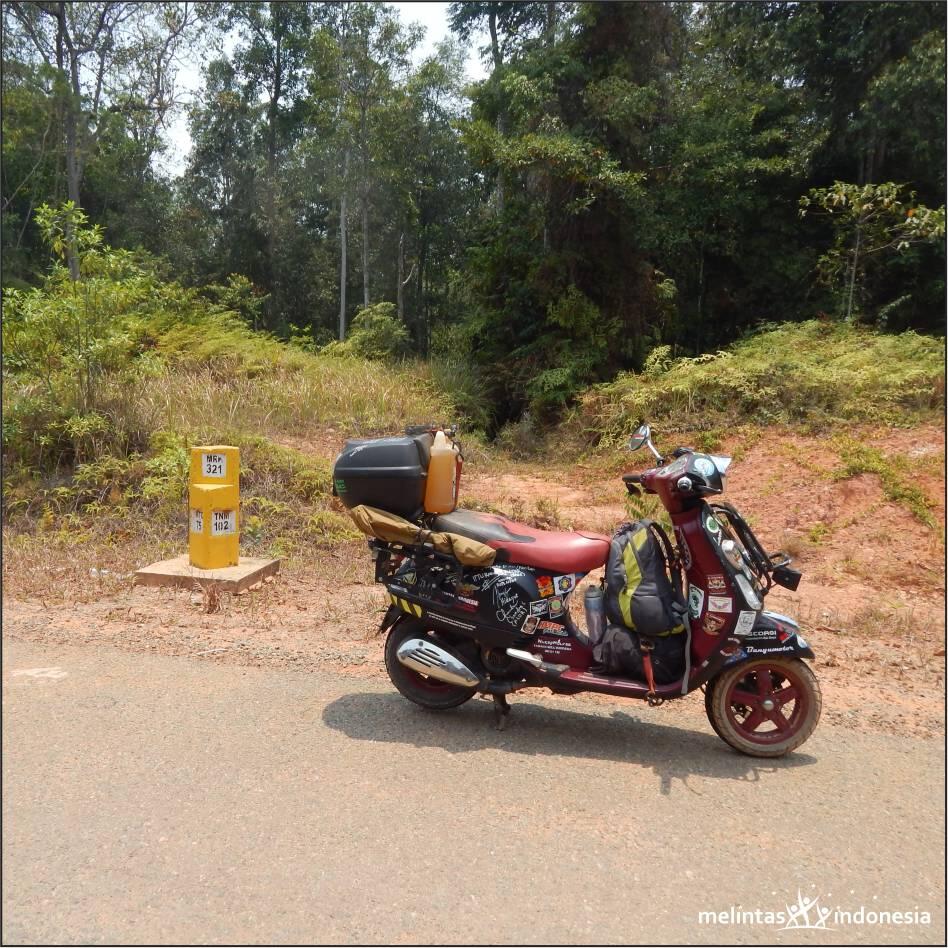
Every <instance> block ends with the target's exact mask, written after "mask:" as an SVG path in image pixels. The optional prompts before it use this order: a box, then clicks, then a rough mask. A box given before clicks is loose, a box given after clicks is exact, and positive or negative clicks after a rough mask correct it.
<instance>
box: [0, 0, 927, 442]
mask: <svg viewBox="0 0 948 948" xmlns="http://www.w3.org/2000/svg"><path fill="white" fill-rule="evenodd" d="M448 13H449V22H450V26H451V31H452V32H451V37H450V38H449V39H447V40H446V41H445V42H443V43H441V44H440V46H438V47H437V49H436V51H435V52H434V53H433V54H431V55H427V56H421V55H420V54H419V50H420V47H421V41H422V36H421V33H420V31H419V29H418V28H417V27H414V26H412V25H410V24H406V23H405V22H403V21H402V20H401V19H400V17H399V15H398V12H397V10H396V9H395V8H394V7H392V6H390V5H386V4H384V3H309V2H298V3H288V2H283V3H281V2H273V3H263V2H232V3H225V2H220V3H194V2H156V3H151V4H140V3H136V2H86V3H61V2H9V3H5V4H4V5H3V13H2V16H3V24H2V25H3V48H2V69H3V90H2V95H3V101H2V109H3V146H2V147H3V152H2V200H3V204H2V210H3V216H2V244H3V286H4V292H5V298H6V297H7V294H8V293H10V292H12V293H14V294H23V293H24V292H27V291H29V290H30V288H32V287H40V286H42V285H44V281H45V280H46V279H47V278H48V275H49V272H50V252H49V251H50V247H49V244H50V242H51V241H52V242H53V244H54V249H55V250H56V255H57V256H58V257H61V259H62V261H63V267H64V268H65V270H67V271H68V274H69V279H71V280H72V281H74V282H77V283H78V282H80V281H82V280H84V279H86V278H87V277H86V275H85V274H84V272H83V271H82V269H81V267H80V263H81V261H82V259H84V257H83V253H84V252H88V247H86V248H85V251H84V250H83V248H81V247H79V245H78V242H79V238H80V237H81V236H82V235H83V234H88V233H89V230H88V227H95V228H98V230H96V231H95V233H97V234H102V233H104V237H105V239H107V241H108V245H109V246H110V247H112V248H115V250H116V251H122V252H128V253H129V254H132V255H134V259H135V260H137V261H138V263H137V264H136V267H139V268H140V267H141V266H143V265H144V264H143V263H142V261H145V260H147V261H148V263H147V270H148V272H149V273H155V274H159V275H161V276H162V277H163V278H165V279H167V280H171V281H174V283H175V284H176V285H179V286H180V287H182V288H183V289H182V292H186V293H188V294H190V295H189V296H188V299H189V300H192V301H194V300H201V299H203V300H206V301H207V306H208V307H209V308H210V309H211V310H212V311H217V310H220V311H224V310H226V311H227V312H229V313H234V314H236V315H237V317H238V318H240V319H242V320H243V321H244V323H245V324H246V326H247V327H248V328H250V329H255V330H264V331H268V332H270V333H272V334H274V335H275V336H277V337H279V338H282V339H284V340H290V341H292V342H293V343H294V344H295V345H297V346H300V347H302V348H304V349H308V350H310V351H317V350H322V351H323V352H324V354H325V355H326V356H332V355H333V354H334V353H335V354H336V355H339V356H340V357H344V356H346V355H347V354H351V353H353V352H355V353H357V354H360V355H363V356H365V355H368V356H369V357H370V358H389V359H397V358H401V357H407V356H412V357H422V358H429V357H433V358H434V359H436V360H440V364H441V365H442V366H445V365H447V366H453V367H454V369H453V370H452V371H454V372H456V378H455V379H454V382H453V383H452V379H451V378H448V379H446V384H448V385H450V384H456V385H457V386H459V387H464V386H466V387H467V390H468V391H469V392H470V393H471V398H472V399H473V398H477V399H479V400H480V401H481V403H482V410H481V413H480V414H479V415H478V417H481V418H482V419H483V423H484V425H485V426H486V427H487V428H488V429H495V428H497V427H499V426H500V425H502V424H503V423H504V422H507V421H509V420H511V419H516V418H518V417H520V416H521V415H522V414H523V412H524V411H526V410H529V411H530V412H531V413H532V414H533V415H534V416H535V417H550V418H552V417H555V416H556V415H557V414H559V413H560V412H561V411H562V409H563V408H564V407H566V406H568V405H570V404H572V403H574V401H575V399H576V398H577V396H578V395H579V393H580V392H582V391H583V390H585V389H586V388H588V387H589V386H590V385H593V384H596V383H603V382H609V381H611V380H612V379H614V378H616V376H617V375H618V374H619V373H621V372H628V371H633V372H638V371H640V370H642V368H643V366H644V365H645V361H646V358H647V356H648V354H649V353H650V352H652V351H653V350H655V349H656V348H657V347H668V349H667V351H668V353H669V354H670V357H674V358H686V357H689V356H694V355H697V354H699V353H702V352H707V351H713V350H716V349H718V348H720V347H723V346H725V345H727V344H729V343H731V342H733V341H735V340H737V339H740V338H741V337H743V336H745V335H746V334H747V333H748V332H750V331H752V330H754V329H755V328H757V327H760V326H762V325H769V324H773V323H783V322H804V321H807V320H812V319H814V318H816V319H819V320H822V321H828V322H836V321H838V322H845V323H852V324H859V325H860V326H871V327H874V328H875V329H877V330H880V331H883V332H901V331H904V330H908V329H911V330H915V331H916V332H918V333H922V334H942V333H943V331H944V317H945V244H944V193H945V161H944V156H945V110H944V102H945V11H944V6H943V5H942V4H940V3H916V2H891V3H881V2H880V3H835V2H824V3H783V2H767V3H714V4H692V3H660V2H643V3H603V4H598V3H529V2H527V3H511V2H488V3H452V4H450V7H449V11H448ZM470 44H475V45H480V46H483V48H482V49H481V50H480V52H481V54H482V55H483V57H484V61H485V63H486V67H487V72H486V77H485V78H484V79H483V80H482V81H478V82H469V81H468V80H467V78H466V76H465V67H464V63H465V50H466V49H467V48H468V47H469V46H470ZM186 56H187V57H188V58H190V59H191V60H192V61H198V62H201V63H202V69H201V78H200V88H199V89H198V90H197V92H196V94H195V95H194V96H193V97H192V98H191V99H190V101H186V100H185V97H184V96H183V93H182V89H181V82H180V70H181V63H182V61H183V58H184V57H186ZM182 109H183V110H186V112H187V116H188V124H189V130H190V136H191V140H192V148H191V151H190V153H189V155H188V156H187V161H186V163H185V164H184V166H183V168H182V170H181V171H180V173H178V174H174V175H172V174H168V173H167V172H164V171H162V170H161V168H162V163H161V161H160V159H161V158H162V156H163V155H164V156H165V157H167V151H168V149H169V148H170V147H171V146H170V145H169V143H168V138H167V136H166V135H165V134H164V129H165V128H166V126H167V123H168V122H169V121H170V119H171V117H172V116H173V115H174V114H175V113H176V111H180V110H182ZM56 221H61V222H62V226H61V228H60V231H58V232H55V226H54V225H55V222H56ZM80 221H81V227H79V226H78V224H77V223H76V222H80ZM84 239H85V238H84ZM97 239H99V240H100V239H101V237H100V238H97ZM56 241H58V243H56ZM128 259H129V260H131V259H132V258H131V257H130V258H128ZM128 266H131V264H128ZM129 272H132V271H131V270H130V271H129ZM134 272H135V273H140V272H141V270H140V269H136V270H135V271H134ZM64 278H65V277H64ZM16 299H18V300H19V301H20V302H18V303H17V306H20V307H21V308H22V305H23V303H22V299H23V297H22V295H21V296H18V297H16ZM189 305H190V304H189ZM95 318H96V319H99V318H102V314H97V315H96V316H95ZM662 351H665V350H662Z"/></svg>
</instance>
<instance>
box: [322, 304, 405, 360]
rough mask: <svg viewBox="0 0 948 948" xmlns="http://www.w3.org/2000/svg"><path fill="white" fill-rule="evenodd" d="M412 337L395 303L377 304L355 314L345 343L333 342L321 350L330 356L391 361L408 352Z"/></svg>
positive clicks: (403, 356) (402, 356) (365, 307)
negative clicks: (399, 315) (397, 311)
mask: <svg viewBox="0 0 948 948" xmlns="http://www.w3.org/2000/svg"><path fill="white" fill-rule="evenodd" d="M410 345H411V338H410V337H409V335H408V329H407V327H406V326H405V324H404V323H402V322H401V321H400V320H399V319H398V317H397V316H396V315H395V304H394V303H374V304H373V305H372V306H364V307H363V308H362V309H360V310H359V312H358V313H356V315H355V317H354V318H353V320H352V325H351V326H350V328H349V337H348V338H347V339H346V341H345V342H338V341H337V342H331V343H329V345H327V346H323V348H322V349H321V350H320V351H321V352H323V353H324V354H325V355H331V356H337V357H339V356H341V357H345V356H356V357H358V358H360V359H370V360H378V361H386V360H387V361H391V360H394V359H403V358H405V357H406V356H407V355H408V352H409V349H410Z"/></svg>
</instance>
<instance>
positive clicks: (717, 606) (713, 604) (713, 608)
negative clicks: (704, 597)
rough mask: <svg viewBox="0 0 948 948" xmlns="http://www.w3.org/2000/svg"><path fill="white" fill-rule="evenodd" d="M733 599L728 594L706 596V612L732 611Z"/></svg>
mask: <svg viewBox="0 0 948 948" xmlns="http://www.w3.org/2000/svg"><path fill="white" fill-rule="evenodd" d="M733 611H734V600H733V599H731V597H730V596H708V612H733Z"/></svg>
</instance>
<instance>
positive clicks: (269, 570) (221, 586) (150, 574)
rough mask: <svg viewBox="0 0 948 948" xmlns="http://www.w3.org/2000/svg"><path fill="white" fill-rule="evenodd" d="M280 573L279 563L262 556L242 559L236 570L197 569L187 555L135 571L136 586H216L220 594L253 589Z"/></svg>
mask: <svg viewBox="0 0 948 948" xmlns="http://www.w3.org/2000/svg"><path fill="white" fill-rule="evenodd" d="M279 570H280V561H279V560H267V559H263V557H259V556H242V557H240V561H239V562H238V564H237V565H236V566H225V567H224V568H223V569H198V568H197V567H196V566H192V565H191V563H190V562H189V560H188V556H187V554H184V555H183V556H176V557H175V558H174V559H171V560H162V561H161V562H160V563H152V564H151V566H144V567H142V568H141V569H139V570H136V571H135V584H136V585H137V586H181V587H185V588H187V589H194V587H195V586H200V587H201V588H202V589H207V588H208V587H211V586H213V587H214V588H216V589H218V590H220V592H231V593H239V592H243V591H244V590H245V589H250V587H251V586H255V585H257V584H259V583H261V582H263V580H264V579H265V578H266V577H267V576H273V575H274V574H275V573H277V572H279Z"/></svg>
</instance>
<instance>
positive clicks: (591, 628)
mask: <svg viewBox="0 0 948 948" xmlns="http://www.w3.org/2000/svg"><path fill="white" fill-rule="evenodd" d="M583 606H584V608H585V610H586V635H587V637H588V638H589V644H590V645H598V644H599V640H600V639H601V638H602V634H603V632H605V630H606V601H605V598H604V597H603V594H602V587H601V586H590V587H589V588H588V589H587V590H586V598H585V599H584V600H583Z"/></svg>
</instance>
